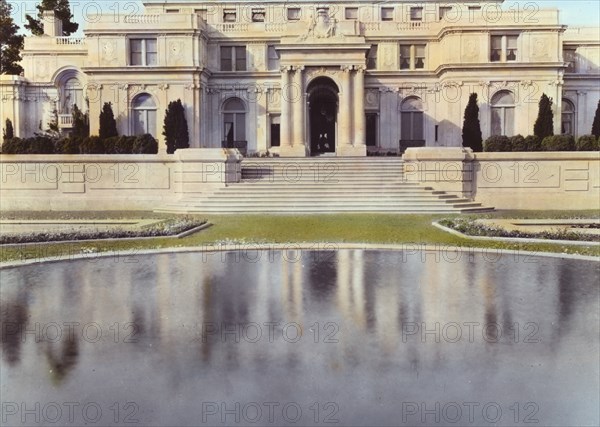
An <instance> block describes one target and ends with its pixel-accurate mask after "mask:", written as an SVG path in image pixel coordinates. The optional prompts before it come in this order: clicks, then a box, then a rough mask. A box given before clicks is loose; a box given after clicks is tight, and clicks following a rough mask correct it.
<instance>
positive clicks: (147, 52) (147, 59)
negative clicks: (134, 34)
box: [129, 39, 158, 66]
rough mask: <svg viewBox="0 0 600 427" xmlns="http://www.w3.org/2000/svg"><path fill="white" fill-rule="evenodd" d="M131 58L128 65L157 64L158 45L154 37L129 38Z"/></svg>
mask: <svg viewBox="0 0 600 427" xmlns="http://www.w3.org/2000/svg"><path fill="white" fill-rule="evenodd" d="M129 50H130V54H131V58H130V61H129V65H141V66H152V65H157V64H158V46H157V43H156V39H131V40H129Z"/></svg>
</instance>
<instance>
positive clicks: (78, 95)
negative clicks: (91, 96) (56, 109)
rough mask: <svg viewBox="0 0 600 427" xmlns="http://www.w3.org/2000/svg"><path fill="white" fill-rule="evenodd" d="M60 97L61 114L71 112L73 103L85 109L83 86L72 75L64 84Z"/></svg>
mask: <svg viewBox="0 0 600 427" xmlns="http://www.w3.org/2000/svg"><path fill="white" fill-rule="evenodd" d="M61 92H62V93H61V97H60V114H71V113H72V112H73V105H77V108H79V109H80V110H85V106H84V105H83V104H84V100H83V87H82V86H81V83H80V82H79V80H78V79H76V78H75V77H71V78H70V79H68V80H67V81H65V83H64V84H63V85H62V91H61Z"/></svg>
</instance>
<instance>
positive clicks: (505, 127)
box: [491, 90, 515, 136]
mask: <svg viewBox="0 0 600 427" xmlns="http://www.w3.org/2000/svg"><path fill="white" fill-rule="evenodd" d="M491 123H492V135H506V136H513V134H514V131H515V97H514V95H513V94H512V92H509V91H507V90H503V91H501V92H498V93H497V94H495V95H494V96H493V97H492V120H491Z"/></svg>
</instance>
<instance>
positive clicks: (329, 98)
mask: <svg viewBox="0 0 600 427" xmlns="http://www.w3.org/2000/svg"><path fill="white" fill-rule="evenodd" d="M306 92H307V94H308V118H309V121H308V125H309V137H310V154H311V156H319V155H326V154H333V153H335V152H336V143H337V121H338V105H339V96H338V94H339V89H338V87H337V85H336V84H335V82H334V81H333V80H331V79H330V78H329V77H317V78H316V79H314V80H313V81H312V82H310V84H309V85H308V88H307V91H306Z"/></svg>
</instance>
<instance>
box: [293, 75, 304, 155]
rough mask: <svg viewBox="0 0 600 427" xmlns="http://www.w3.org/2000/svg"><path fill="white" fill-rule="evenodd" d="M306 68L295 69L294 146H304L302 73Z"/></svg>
mask: <svg viewBox="0 0 600 427" xmlns="http://www.w3.org/2000/svg"><path fill="white" fill-rule="evenodd" d="M303 70H304V66H297V67H294V84H293V87H292V99H291V102H292V110H293V114H292V115H293V120H294V124H293V127H292V129H293V138H292V145H294V146H304V87H303V84H302V71H303Z"/></svg>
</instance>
